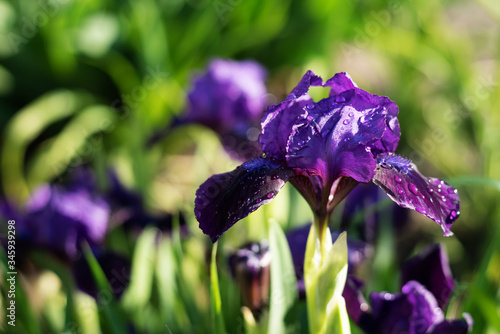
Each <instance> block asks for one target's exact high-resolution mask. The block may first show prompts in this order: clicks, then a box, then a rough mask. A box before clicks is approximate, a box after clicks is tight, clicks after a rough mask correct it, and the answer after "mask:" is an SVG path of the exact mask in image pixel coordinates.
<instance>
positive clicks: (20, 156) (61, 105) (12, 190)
mask: <svg viewBox="0 0 500 334" xmlns="http://www.w3.org/2000/svg"><path fill="white" fill-rule="evenodd" d="M90 101H91V97H90V96H89V95H88V94H84V93H75V92H71V91H67V90H58V91H53V92H50V93H47V94H45V95H43V96H41V97H40V98H38V99H37V100H35V101H34V102H32V103H30V104H29V105H28V106H26V107H25V108H23V109H21V110H19V111H18V112H17V113H16V114H15V115H14V116H13V117H12V119H11V121H10V122H9V124H8V125H7V126H6V128H5V137H4V140H3V146H2V159H1V166H0V167H1V172H2V182H3V183H4V189H5V193H6V194H8V195H9V196H12V197H14V198H17V199H18V200H23V199H25V198H26V197H28V195H29V190H28V185H27V184H26V180H25V178H24V175H23V172H24V162H25V154H26V150H27V148H28V145H29V144H30V143H31V142H32V141H33V140H34V139H35V138H36V137H37V136H39V135H40V133H42V131H43V130H44V129H45V128H47V127H48V126H49V125H50V124H52V123H54V122H57V121H59V120H61V119H64V118H67V117H69V116H71V115H73V114H75V113H76V112H77V111H78V110H80V109H81V108H82V107H83V106H85V105H87V104H88V103H89V102H90ZM94 121H95V120H94ZM43 169H48V168H46V166H44V168H43Z"/></svg>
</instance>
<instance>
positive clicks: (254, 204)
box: [194, 158, 294, 242]
mask: <svg viewBox="0 0 500 334" xmlns="http://www.w3.org/2000/svg"><path fill="white" fill-rule="evenodd" d="M293 174H294V173H293V171H291V170H289V169H286V168H285V167H283V166H282V165H281V164H279V163H277V162H273V161H271V160H269V159H263V158H257V159H254V160H252V161H248V162H246V163H244V164H243V165H241V166H239V167H238V168H236V169H235V170H233V171H232V172H229V173H224V174H217V175H213V176H212V177H210V178H209V179H208V180H207V181H205V182H204V183H203V184H202V185H201V186H200V188H199V189H198V190H197V191H196V199H195V210H194V212H195V215H196V219H197V220H198V222H200V228H201V230H202V231H203V232H204V233H205V234H207V235H208V236H210V238H211V239H212V241H213V242H215V241H217V239H219V237H220V236H221V235H222V234H223V233H224V232H225V231H226V230H227V229H229V228H230V227H231V226H233V225H234V224H235V223H236V222H237V221H238V220H240V219H242V218H244V217H246V216H248V215H249V214H250V213H251V212H253V211H255V210H257V208H259V207H260V206H261V205H264V204H267V203H269V202H271V201H272V200H273V198H274V197H275V196H276V194H278V192H279V191H280V189H281V187H283V185H284V184H285V183H286V182H287V181H288V178H289V177H291V176H292V175H293Z"/></svg>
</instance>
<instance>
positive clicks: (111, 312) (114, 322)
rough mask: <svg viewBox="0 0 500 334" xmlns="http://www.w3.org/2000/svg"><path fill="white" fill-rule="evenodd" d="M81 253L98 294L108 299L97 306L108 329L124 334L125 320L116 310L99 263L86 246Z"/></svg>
mask: <svg viewBox="0 0 500 334" xmlns="http://www.w3.org/2000/svg"><path fill="white" fill-rule="evenodd" d="M83 252H84V254H85V258H86V259H87V262H88V264H89V267H90V271H91V272H92V276H93V278H94V280H95V282H96V284H97V287H98V288H99V294H101V295H102V294H104V296H106V297H107V298H109V299H107V298H103V299H102V300H101V303H99V306H100V307H102V312H103V313H104V318H105V319H106V324H107V326H108V329H109V330H110V331H111V332H112V333H116V334H119V333H126V331H127V328H126V325H125V319H124V318H123V317H122V316H121V314H120V312H119V311H118V309H117V306H118V305H117V303H116V300H115V299H114V295H113V289H112V288H111V286H110V284H109V282H108V279H107V277H106V275H105V274H104V271H103V270H102V268H101V266H100V265H99V262H98V261H97V259H96V258H95V256H94V254H93V253H92V250H91V249H90V246H89V245H88V244H85V245H84V247H83Z"/></svg>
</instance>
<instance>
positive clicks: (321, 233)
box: [313, 215, 328, 264]
mask: <svg viewBox="0 0 500 334" xmlns="http://www.w3.org/2000/svg"><path fill="white" fill-rule="evenodd" d="M313 224H314V228H315V229H316V231H317V237H318V239H317V240H318V242H319V247H320V250H321V264H323V261H324V259H325V257H326V251H327V245H326V241H325V238H326V231H327V230H328V219H327V218H326V217H325V216H320V215H314V220H313Z"/></svg>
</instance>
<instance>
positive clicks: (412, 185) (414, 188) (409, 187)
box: [408, 183, 418, 195]
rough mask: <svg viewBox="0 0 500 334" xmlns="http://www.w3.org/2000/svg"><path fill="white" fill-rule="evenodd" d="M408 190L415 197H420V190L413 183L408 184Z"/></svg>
mask: <svg viewBox="0 0 500 334" xmlns="http://www.w3.org/2000/svg"><path fill="white" fill-rule="evenodd" d="M408 189H409V190H410V191H411V192H412V193H413V195H418V188H417V186H416V185H414V184H413V183H410V184H408Z"/></svg>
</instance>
